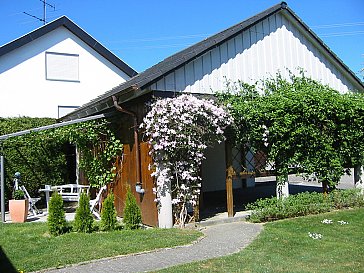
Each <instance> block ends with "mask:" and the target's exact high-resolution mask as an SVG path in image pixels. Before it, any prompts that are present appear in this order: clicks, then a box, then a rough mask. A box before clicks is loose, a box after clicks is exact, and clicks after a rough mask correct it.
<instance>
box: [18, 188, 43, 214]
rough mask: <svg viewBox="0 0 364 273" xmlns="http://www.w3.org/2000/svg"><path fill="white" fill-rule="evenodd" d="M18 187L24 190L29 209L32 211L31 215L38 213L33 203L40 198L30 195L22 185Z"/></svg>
mask: <svg viewBox="0 0 364 273" xmlns="http://www.w3.org/2000/svg"><path fill="white" fill-rule="evenodd" d="M20 189H21V190H22V191H23V192H24V195H25V198H26V199H28V201H29V210H30V211H32V213H33V215H36V214H39V213H40V211H39V209H38V208H37V207H36V206H35V203H37V202H38V201H39V200H40V198H39V197H37V198H35V197H30V195H29V193H28V191H27V189H26V188H25V187H24V186H20Z"/></svg>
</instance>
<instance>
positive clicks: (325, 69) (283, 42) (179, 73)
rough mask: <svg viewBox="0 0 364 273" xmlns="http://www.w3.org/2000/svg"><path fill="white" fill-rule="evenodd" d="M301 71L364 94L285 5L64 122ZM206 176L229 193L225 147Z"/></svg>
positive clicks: (206, 187) (211, 155)
mask: <svg viewBox="0 0 364 273" xmlns="http://www.w3.org/2000/svg"><path fill="white" fill-rule="evenodd" d="M297 68H303V69H304V70H305V71H306V73H305V74H306V76H308V77H311V78H313V79H315V80H319V81H321V82H322V83H323V84H328V85H329V86H331V87H332V88H334V89H336V90H339V91H340V92H346V91H348V90H352V91H357V92H364V85H363V83H362V82H361V80H360V79H358V78H357V77H356V76H355V74H354V73H353V72H352V71H351V70H350V69H349V68H348V67H347V66H346V65H345V64H344V63H343V62H342V61H341V60H340V59H339V58H338V57H337V56H336V55H335V54H334V53H333V52H332V51H331V50H330V49H329V48H328V47H327V46H326V45H325V44H324V43H323V41H322V40H321V39H320V38H319V37H318V36H317V35H316V34H315V33H314V32H313V31H312V30H311V29H310V28H309V27H308V26H307V25H306V24H305V23H304V22H303V21H302V20H301V19H300V18H299V17H298V16H297V15H296V14H295V13H294V12H293V11H292V10H291V9H290V8H289V7H288V6H287V4H286V3H284V2H282V3H280V4H278V5H275V6H273V7H271V8H269V9H267V10H265V11H263V12H261V13H259V14H257V15H255V16H253V17H251V18H249V19H247V20H245V21H242V22H240V23H238V24H237V25H235V26H232V27H231V28H229V29H226V30H224V31H222V32H220V33H218V34H216V35H214V36H211V37H209V38H207V39H205V40H203V41H201V42H199V43H197V44H195V45H193V46H191V47H189V48H186V49H185V50H182V51H181V52H178V53H176V54H174V55H172V56H170V57H168V58H167V59H165V60H164V61H162V62H160V63H158V64H156V65H154V66H152V67H151V68H149V69H147V70H145V71H144V72H142V73H140V74H138V75H137V76H135V77H133V78H132V79H131V80H129V81H127V82H125V83H123V84H121V85H119V86H117V87H115V88H113V89H111V90H110V91H108V92H106V93H105V94H104V95H102V96H100V97H98V98H96V99H94V100H93V101H91V102H89V103H87V104H85V105H83V106H82V107H80V108H78V109H77V110H75V111H74V112H72V113H70V114H69V115H67V116H65V117H64V119H63V120H65V121H66V120H72V119H77V118H82V117H87V116H90V115H95V114H99V113H103V112H106V111H112V108H113V107H114V106H113V99H112V96H115V97H116V98H117V100H118V103H119V104H123V105H125V106H126V109H128V110H133V111H134V110H137V109H139V108H138V107H137V103H140V101H141V100H142V101H143V100H148V99H150V96H149V97H148V94H149V95H150V94H152V95H154V96H168V95H174V94H175V93H176V92H191V93H194V94H212V93H213V92H214V91H218V90H224V88H225V87H226V86H225V83H226V80H232V81H237V80H241V81H244V82H248V83H253V82H255V81H258V80H260V79H263V78H267V77H271V76H275V74H276V73H277V72H278V71H280V72H281V73H282V74H283V76H288V72H287V69H289V70H291V71H292V72H293V73H298V70H297ZM137 98H138V100H137ZM133 105H134V106H135V107H133ZM114 111H116V110H114ZM139 120H141V118H140V117H139ZM130 128H133V127H131V126H130ZM130 130H132V129H130ZM240 158H241V157H240ZM239 163H240V164H241V162H239ZM234 164H235V163H234ZM202 178H203V180H202V191H203V192H208V191H218V190H224V189H226V183H225V178H226V165H225V148H224V146H223V145H221V146H218V147H215V148H214V149H212V150H209V151H208V153H207V159H206V161H205V162H204V164H203V166H202ZM142 182H143V181H142ZM245 182H246V184H245V185H244V181H242V180H240V181H238V180H236V181H234V183H233V184H234V185H233V187H234V188H242V187H244V186H254V181H249V182H250V183H248V181H245ZM128 183H130V184H131V185H133V183H135V181H132V179H129V180H128ZM146 192H147V190H146ZM166 200H168V199H166ZM165 208H167V209H165ZM170 208H171V204H170V203H169V204H163V203H162V204H161V207H159V211H158V213H159V214H158V217H159V225H160V226H161V227H167V226H168V227H170V224H171V217H172V211H171V209H170Z"/></svg>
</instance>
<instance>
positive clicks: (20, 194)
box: [13, 190, 25, 200]
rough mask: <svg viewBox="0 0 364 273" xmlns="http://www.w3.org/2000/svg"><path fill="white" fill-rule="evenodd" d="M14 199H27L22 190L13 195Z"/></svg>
mask: <svg viewBox="0 0 364 273" xmlns="http://www.w3.org/2000/svg"><path fill="white" fill-rule="evenodd" d="M13 199H15V200H22V199H25V197H24V192H23V191H22V190H15V191H14V193H13Z"/></svg>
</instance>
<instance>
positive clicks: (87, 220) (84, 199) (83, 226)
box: [73, 193, 94, 233]
mask: <svg viewBox="0 0 364 273" xmlns="http://www.w3.org/2000/svg"><path fill="white" fill-rule="evenodd" d="M93 223H94V219H93V217H92V213H91V211H90V198H89V197H88V195H87V194H86V193H81V196H80V200H79V202H78V207H77V209H76V215H75V222H74V224H73V229H74V230H75V231H77V232H87V233H90V232H92V228H93Z"/></svg>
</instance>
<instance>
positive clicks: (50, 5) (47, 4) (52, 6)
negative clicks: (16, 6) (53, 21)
mask: <svg viewBox="0 0 364 273" xmlns="http://www.w3.org/2000/svg"><path fill="white" fill-rule="evenodd" d="M39 1H40V2H42V3H43V18H39V17H38V16H35V15H33V14H30V13H27V12H25V11H23V13H24V14H26V15H28V16H30V17H33V18H35V19H37V20H39V21H41V22H43V25H45V24H46V23H47V7H49V8H53V10H54V11H55V10H56V5H52V4H49V3H47V0H39Z"/></svg>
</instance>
